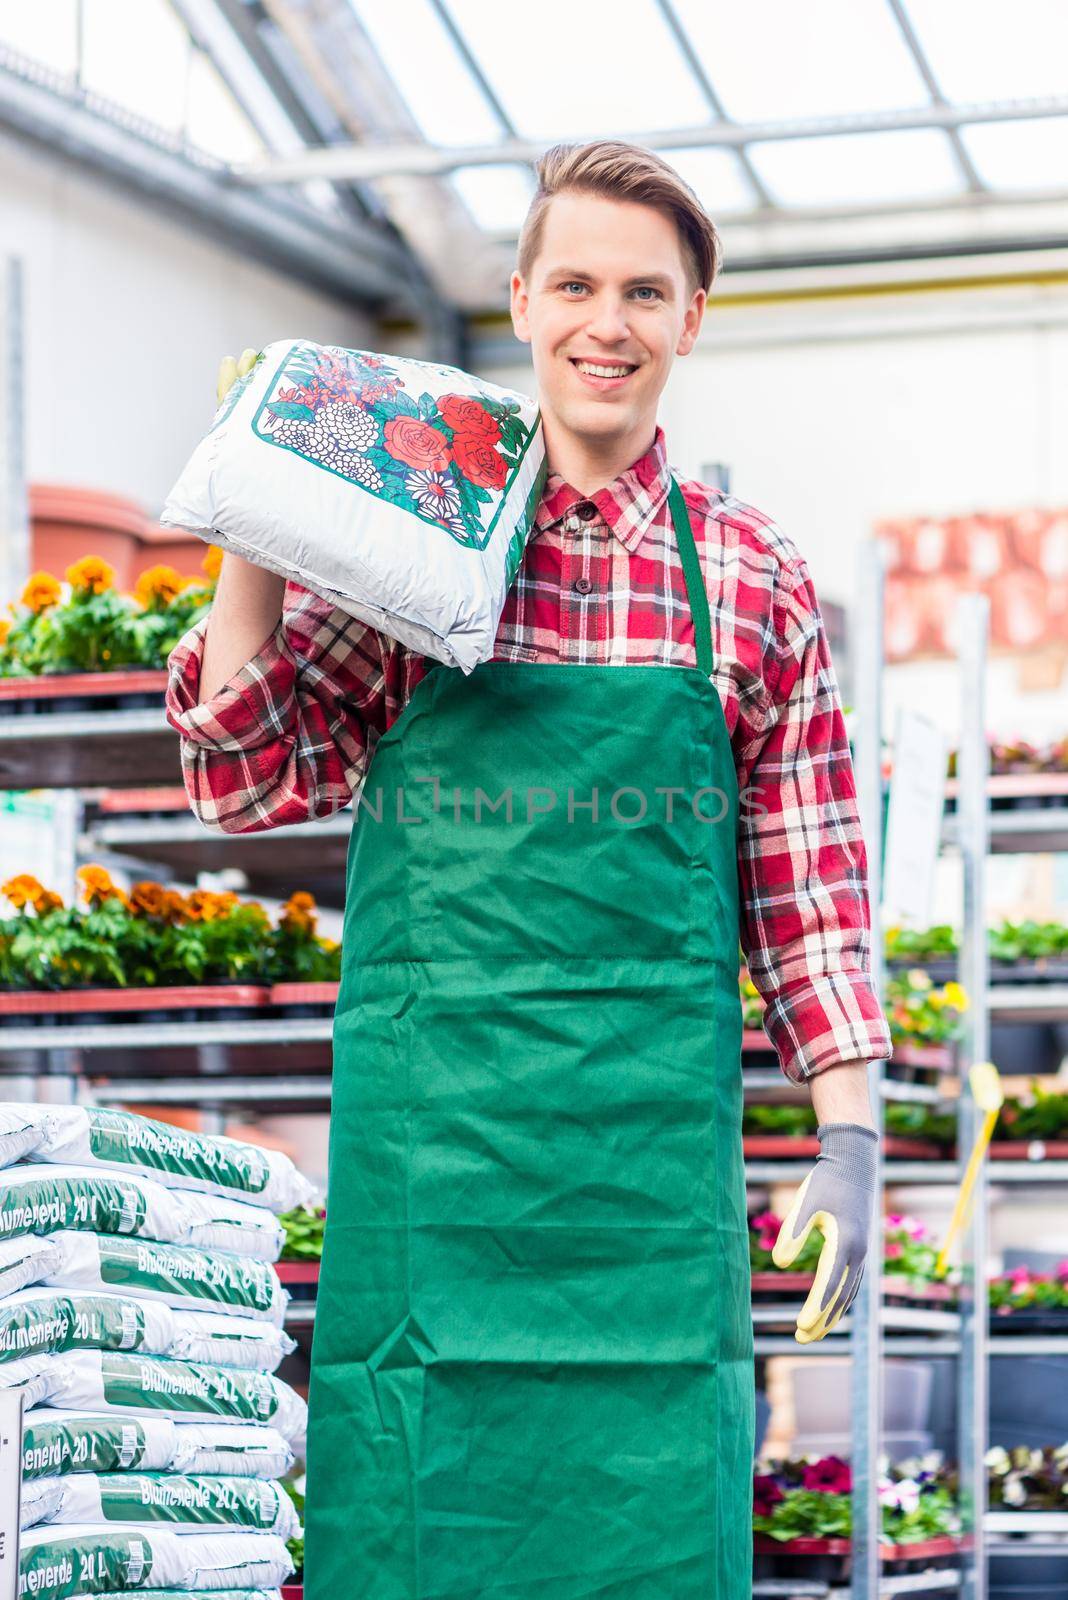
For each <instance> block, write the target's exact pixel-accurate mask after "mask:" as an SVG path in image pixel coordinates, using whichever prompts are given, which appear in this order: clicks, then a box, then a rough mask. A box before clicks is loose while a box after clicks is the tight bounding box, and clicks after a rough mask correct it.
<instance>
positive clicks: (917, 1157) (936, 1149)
mask: <svg viewBox="0 0 1068 1600" xmlns="http://www.w3.org/2000/svg"><path fill="white" fill-rule="evenodd" d="M742 1151H743V1153H744V1155H745V1158H746V1160H747V1161H794V1160H797V1161H800V1160H802V1159H804V1160H808V1159H812V1160H815V1158H816V1157H817V1156H818V1155H819V1153H820V1142H819V1139H818V1138H817V1137H816V1135H815V1134H814V1133H802V1134H796V1133H795V1134H789V1133H745V1134H743V1135H742ZM944 1153H945V1152H944V1149H943V1147H942V1146H941V1145H937V1144H932V1143H931V1141H930V1140H928V1139H906V1138H903V1137H902V1136H901V1135H900V1134H895V1133H888V1134H885V1135H884V1136H883V1155H884V1156H887V1157H897V1158H898V1159H899V1160H902V1161H928V1160H930V1161H940V1160H942V1159H943V1157H944Z"/></svg>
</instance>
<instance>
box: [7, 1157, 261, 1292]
mask: <svg viewBox="0 0 1068 1600" xmlns="http://www.w3.org/2000/svg"><path fill="white" fill-rule="evenodd" d="M2 1190H3V1180H2V1179H0V1192H2ZM60 1256H61V1250H60V1247H59V1245H58V1244H57V1243H56V1242H55V1239H48V1238H42V1237H41V1236H40V1234H36V1233H24V1234H22V1235H20V1236H19V1237H18V1238H15V1239H0V1299H2V1298H3V1296H4V1295H8V1294H17V1293H18V1291H19V1290H20V1289H25V1288H26V1286H27V1284H31V1283H43V1282H44V1281H45V1280H46V1279H47V1278H49V1277H50V1276H51V1275H52V1273H53V1272H54V1271H55V1269H56V1266H57V1265H58V1263H59V1260H60ZM265 1270H267V1271H270V1268H269V1267H268V1268H266V1269H265ZM283 1314H284V1313H283Z"/></svg>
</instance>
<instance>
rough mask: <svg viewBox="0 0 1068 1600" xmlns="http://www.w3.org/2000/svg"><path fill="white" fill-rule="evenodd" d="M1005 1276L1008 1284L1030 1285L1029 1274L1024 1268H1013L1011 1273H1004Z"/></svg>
mask: <svg viewBox="0 0 1068 1600" xmlns="http://www.w3.org/2000/svg"><path fill="white" fill-rule="evenodd" d="M1005 1276H1006V1278H1008V1280H1009V1282H1010V1283H1017V1284H1019V1283H1030V1281H1031V1274H1030V1272H1029V1271H1028V1270H1027V1268H1026V1267H1013V1269H1012V1271H1011V1272H1006V1274H1005Z"/></svg>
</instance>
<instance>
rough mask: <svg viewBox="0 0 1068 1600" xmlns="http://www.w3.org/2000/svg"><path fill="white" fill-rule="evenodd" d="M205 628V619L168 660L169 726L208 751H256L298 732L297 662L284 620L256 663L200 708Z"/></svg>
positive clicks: (248, 664)
mask: <svg viewBox="0 0 1068 1600" xmlns="http://www.w3.org/2000/svg"><path fill="white" fill-rule="evenodd" d="M207 626H208V615H207V614H205V615H204V616H203V617H201V618H200V620H199V622H195V623H194V624H193V626H192V627H191V628H190V629H189V630H188V631H187V632H186V633H184V634H183V635H182V637H181V639H179V641H178V643H177V644H176V645H175V647H174V649H173V650H172V651H171V653H170V655H169V656H168V657H167V667H168V672H169V677H168V679H167V687H166V690H165V693H164V713H165V715H166V718H167V721H168V722H169V723H170V725H171V727H172V728H174V729H175V731H176V732H177V733H179V734H181V736H182V739H183V740H185V741H188V742H189V743H190V744H193V745H197V746H199V747H200V748H202V749H205V750H254V749H255V748H256V747H257V746H259V745H264V744H271V743H274V742H275V741H277V740H278V739H279V738H280V737H283V736H284V735H285V734H286V733H287V732H288V731H290V730H291V729H295V727H296V722H297V705H296V681H297V661H296V657H295V656H294V654H293V652H292V650H291V649H290V647H289V645H288V643H287V642H286V637H285V627H284V624H283V622H282V620H281V618H280V619H279V621H278V624H277V626H276V627H275V630H274V632H273V633H272V634H271V636H270V638H269V639H268V640H267V641H266V642H265V643H264V645H263V646H262V647H261V649H259V650H258V651H257V652H256V654H255V655H254V656H253V657H252V659H251V660H250V661H247V662H246V663H245V665H244V666H242V667H239V668H238V670H237V671H236V672H235V673H234V674H233V676H232V677H231V678H229V679H228V680H227V682H226V683H224V684H222V685H221V686H220V688H218V689H217V690H216V691H215V693H214V694H213V695H212V696H211V698H210V699H209V700H205V701H204V702H203V704H199V705H198V703H197V696H198V693H199V688H200V670H201V666H202V664H203V658H204V634H205V631H206V629H207Z"/></svg>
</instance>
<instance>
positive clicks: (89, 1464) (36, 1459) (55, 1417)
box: [22, 1406, 288, 1483]
mask: <svg viewBox="0 0 1068 1600" xmlns="http://www.w3.org/2000/svg"><path fill="white" fill-rule="evenodd" d="M178 1439H179V1434H178V1425H177V1423H175V1422H174V1421H172V1419H171V1418H170V1417H161V1416H157V1417H123V1416H116V1415H115V1414H114V1413H111V1414H107V1413H103V1414H102V1413H100V1412H93V1411H61V1410H57V1409H54V1408H52V1407H49V1406H35V1407H34V1408H33V1410H31V1411H27V1412H25V1413H24V1416H23V1431H22V1478H23V1482H24V1483H26V1482H29V1481H30V1480H32V1479H36V1478H56V1477H62V1476H63V1475H64V1474H66V1473H68V1472H163V1471H166V1470H168V1469H172V1468H173V1467H174V1465H175V1463H176V1461H177V1460H178V1456H179V1444H178ZM284 1470H288V1469H284ZM275 1476H281V1474H275Z"/></svg>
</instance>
